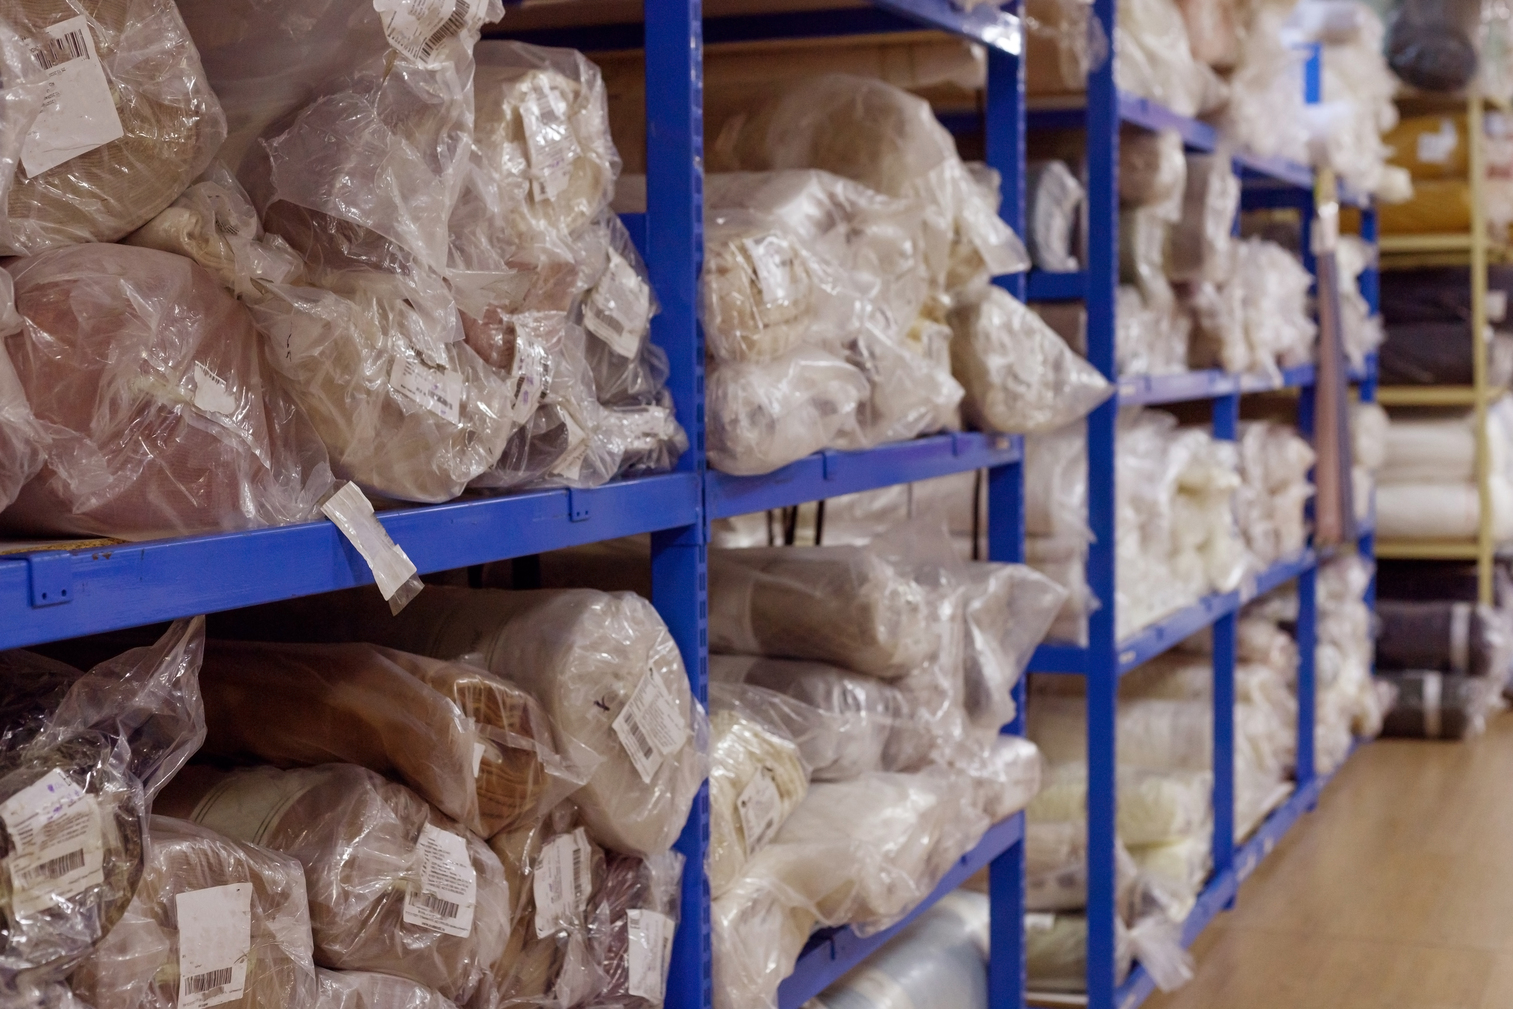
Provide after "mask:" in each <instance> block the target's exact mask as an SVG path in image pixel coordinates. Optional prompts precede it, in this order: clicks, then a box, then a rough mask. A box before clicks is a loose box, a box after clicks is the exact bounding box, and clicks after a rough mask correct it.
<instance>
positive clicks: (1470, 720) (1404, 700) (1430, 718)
mask: <svg viewBox="0 0 1513 1009" xmlns="http://www.w3.org/2000/svg"><path fill="white" fill-rule="evenodd" d="M1381 676H1382V679H1383V680H1384V681H1385V682H1387V683H1390V684H1392V685H1393V686H1394V687H1396V688H1397V702H1396V703H1395V704H1394V705H1393V706H1392V709H1391V710H1390V711H1388V712H1387V717H1386V719H1385V720H1384V721H1383V722H1382V735H1384V736H1406V737H1408V738H1410V739H1465V738H1467V737H1468V736H1472V735H1475V734H1476V733H1478V732H1480V731H1482V729H1483V728H1485V726H1486V716H1487V711H1488V710H1489V706H1490V705H1489V702H1491V701H1494V700H1495V698H1496V695H1497V692H1498V691H1497V689H1496V688H1495V687H1494V686H1492V685H1491V684H1489V682H1488V681H1487V680H1484V679H1481V678H1478V677H1471V676H1462V675H1455V674H1447V673H1439V672H1431V671H1403V672H1391V671H1386V672H1383V673H1382V674H1381Z"/></svg>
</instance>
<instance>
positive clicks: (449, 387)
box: [389, 355, 462, 424]
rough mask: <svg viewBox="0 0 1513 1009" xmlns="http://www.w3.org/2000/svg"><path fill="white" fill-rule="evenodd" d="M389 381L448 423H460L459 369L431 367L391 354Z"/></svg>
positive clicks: (460, 385) (408, 397) (410, 398)
mask: <svg viewBox="0 0 1513 1009" xmlns="http://www.w3.org/2000/svg"><path fill="white" fill-rule="evenodd" d="M389 384H390V385H391V386H393V387H394V389H395V391H397V392H398V393H399V394H400V395H402V396H404V397H405V398H406V399H408V400H410V402H412V403H415V404H416V405H417V406H420V407H423V408H424V409H427V410H429V411H431V412H432V413H434V414H435V415H436V416H438V417H440V418H441V419H442V420H444V421H446V422H447V423H448V424H460V423H462V373H461V372H459V371H456V370H454V369H452V368H431V367H428V366H426V365H424V364H421V363H420V362H419V361H412V360H410V359H409V358H408V357H405V356H404V355H400V356H398V357H396V358H394V367H392V368H390V369H389Z"/></svg>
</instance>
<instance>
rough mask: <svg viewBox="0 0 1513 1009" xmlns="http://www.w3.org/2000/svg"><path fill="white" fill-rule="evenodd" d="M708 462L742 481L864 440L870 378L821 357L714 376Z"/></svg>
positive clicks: (729, 369) (797, 355)
mask: <svg viewBox="0 0 1513 1009" xmlns="http://www.w3.org/2000/svg"><path fill="white" fill-rule="evenodd" d="M707 382H708V404H707V406H706V411H707V414H706V416H707V418H708V425H709V428H708V437H709V446H708V447H709V462H710V465H711V466H713V467H714V468H715V469H718V470H721V471H722V472H725V473H733V474H735V475H738V476H755V475H758V474H762V473H770V472H772V471H773V470H775V469H780V468H782V467H783V466H786V465H788V464H789V463H791V462H795V461H797V460H799V459H802V458H804V456H806V455H809V454H810V453H811V452H817V451H819V450H820V449H822V448H825V447H827V446H830V445H833V444H835V443H837V442H841V441H856V440H859V437H860V435H859V428H858V420H857V408H858V407H859V406H860V405H861V404H862V403H864V402H866V401H867V399H868V397H869V396H870V395H871V389H870V386H869V383H868V382H867V377H866V376H865V375H863V374H862V373H861V372H860V371H858V370H857V369H856V368H854V367H852V366H851V365H850V364H848V363H846V362H845V361H843V360H841V359H840V358H838V357H836V356H834V355H832V354H828V353H825V352H824V351H820V350H798V351H795V352H793V353H792V354H789V355H788V356H786V357H782V358H778V359H777V360H775V361H771V362H768V363H766V364H758V365H750V364H724V365H715V366H713V367H711V368H710V369H709V372H708V376H707Z"/></svg>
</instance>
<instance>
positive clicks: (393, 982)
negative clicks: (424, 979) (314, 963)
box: [315, 967, 455, 1009]
mask: <svg viewBox="0 0 1513 1009" xmlns="http://www.w3.org/2000/svg"><path fill="white" fill-rule="evenodd" d="M315 974H316V978H317V980H318V981H319V983H320V996H319V998H318V999H317V1001H316V1005H317V1006H318V1007H319V1009H455V1007H454V1004H453V1002H452V1000H451V999H449V998H445V997H444V996H442V995H440V994H439V993H437V992H436V991H435V990H433V989H431V988H427V987H426V986H425V985H423V984H420V983H418V982H415V981H411V980H410V979H409V978H404V977H400V976H399V975H397V974H380V973H377V972H375V971H364V970H326V969H325V968H324V967H317V968H316V969H315Z"/></svg>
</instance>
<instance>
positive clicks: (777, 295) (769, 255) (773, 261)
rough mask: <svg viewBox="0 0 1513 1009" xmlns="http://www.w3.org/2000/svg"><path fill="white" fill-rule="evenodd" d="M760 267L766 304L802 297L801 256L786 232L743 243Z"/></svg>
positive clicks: (753, 264)
mask: <svg viewBox="0 0 1513 1009" xmlns="http://www.w3.org/2000/svg"><path fill="white" fill-rule="evenodd" d="M741 245H742V246H743V247H744V248H745V249H746V255H747V256H749V257H750V258H751V265H752V267H753V268H754V269H755V270H756V275H757V286H759V287H760V288H761V289H762V303H763V304H765V305H784V304H787V303H788V302H790V301H792V300H793V299H794V298H795V297H797V296H798V278H797V277H796V276H795V273H796V271H797V269H798V264H797V256H796V255H795V254H794V251H793V246H792V245H790V244H788V239H786V238H784V237H783V236H782V235H763V236H761V237H760V238H748V239H746V240H745V241H743V242H742V243H741Z"/></svg>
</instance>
